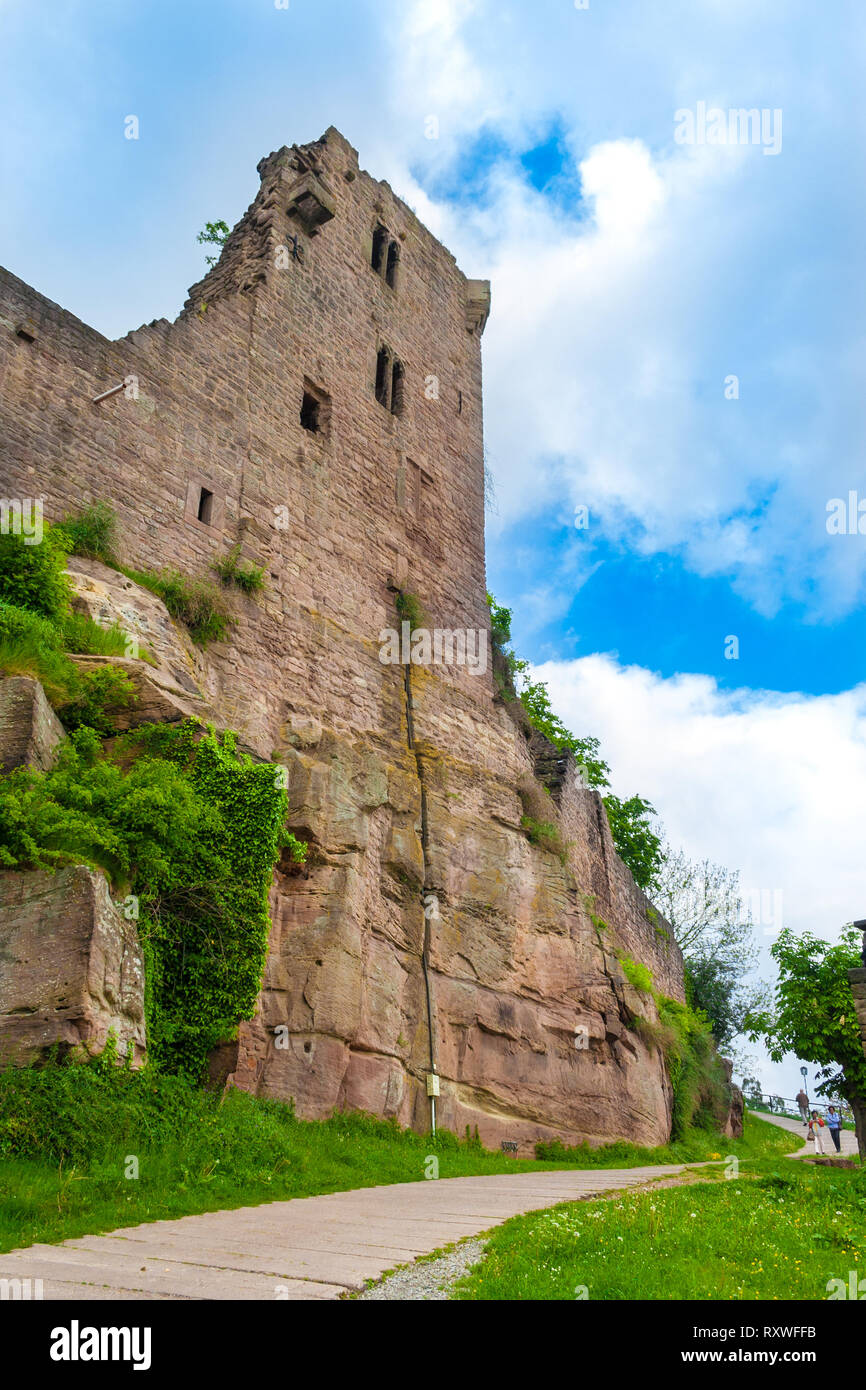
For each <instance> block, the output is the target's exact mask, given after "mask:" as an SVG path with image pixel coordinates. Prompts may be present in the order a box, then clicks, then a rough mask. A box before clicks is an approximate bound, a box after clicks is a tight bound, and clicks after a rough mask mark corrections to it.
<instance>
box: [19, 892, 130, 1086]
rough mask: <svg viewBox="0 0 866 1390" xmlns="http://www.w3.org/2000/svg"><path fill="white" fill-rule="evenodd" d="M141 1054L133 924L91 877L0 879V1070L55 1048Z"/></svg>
mask: <svg viewBox="0 0 866 1390" xmlns="http://www.w3.org/2000/svg"><path fill="white" fill-rule="evenodd" d="M111 1030H114V1033H115V1035H116V1037H117V1042H118V1051H119V1052H120V1054H121V1055H122V1056H126V1055H127V1053H128V1051H129V1050H130V1049H131V1050H132V1056H133V1062H134V1064H140V1062H141V1061H142V1060H143V1057H144V1052H145V1029H144V966H143V962H142V956H141V947H140V944H139V940H138V932H137V931H136V927H135V923H134V922H128V921H126V920H125V918H124V917H123V916H122V914H121V913H120V912H119V911H118V910H117V908H116V907H115V906H114V904H113V903H112V901H111V898H110V896H109V892H108V884H107V882H106V880H105V878H104V876H103V875H102V874H101V873H96V872H94V871H92V870H90V869H86V868H84V867H83V866H82V865H75V866H73V867H70V868H66V869H61V870H60V871H59V872H58V873H56V874H52V873H47V872H41V871H40V872H34V873H3V874H0V1064H3V1063H9V1062H12V1063H14V1064H16V1065H20V1066H24V1065H28V1064H30V1063H33V1062H38V1061H40V1060H43V1059H45V1058H46V1057H47V1056H48V1054H49V1052H50V1050H51V1049H52V1048H53V1047H55V1046H57V1047H58V1050H59V1052H60V1054H61V1055H62V1054H63V1053H66V1052H68V1051H70V1050H71V1049H74V1048H81V1049H83V1050H84V1051H85V1052H87V1053H91V1054H95V1053H98V1052H101V1051H102V1050H103V1048H104V1047H105V1044H106V1041H107V1039H108V1035H109V1032H110V1031H111Z"/></svg>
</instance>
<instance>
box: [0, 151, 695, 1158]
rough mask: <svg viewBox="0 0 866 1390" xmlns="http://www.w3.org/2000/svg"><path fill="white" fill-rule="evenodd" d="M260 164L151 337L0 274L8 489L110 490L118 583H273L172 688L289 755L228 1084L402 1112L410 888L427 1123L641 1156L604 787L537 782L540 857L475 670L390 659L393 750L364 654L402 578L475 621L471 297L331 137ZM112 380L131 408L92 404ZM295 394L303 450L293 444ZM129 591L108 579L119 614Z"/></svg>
mask: <svg viewBox="0 0 866 1390" xmlns="http://www.w3.org/2000/svg"><path fill="white" fill-rule="evenodd" d="M259 170H260V173H261V176H262V184H261V188H260V190H259V193H258V194H257V196H256V199H255V200H254V202H253V204H252V205H251V208H250V209H249V211H248V212H247V214H245V217H244V218H243V219H242V220H241V222H240V223H239V224H238V226H237V227H236V228H235V230H234V232H233V233H232V236H231V238H230V240H229V242H228V244H227V245H226V247H225V250H224V252H223V255H222V257H221V260H220V262H219V264H218V265H217V267H215V269H214V270H213V271H212V272H211V274H210V275H208V276H206V277H205V279H204V280H203V281H202V282H201V283H200V284H199V285H197V286H194V287H193V289H192V290H191V292H190V298H189V300H188V302H187V305H186V307H185V309H184V311H183V313H182V314H181V316H180V317H179V319H178V320H177V322H176V323H174V324H169V323H167V322H166V321H164V320H163V321H160V322H158V323H154V324H152V325H150V326H148V327H145V328H142V329H139V330H138V331H136V332H134V333H131V334H130V335H128V337H126V338H124V339H122V340H120V341H119V342H117V343H111V342H108V341H107V340H106V339H104V338H102V337H101V336H100V335H99V334H98V333H96V332H94V331H93V330H92V329H90V328H88V327H87V326H86V325H84V324H82V323H80V322H79V321H78V320H77V319H75V318H74V317H73V316H71V315H69V314H67V313H65V312H64V311H63V310H61V309H59V308H58V307H57V306H56V305H53V304H51V303H50V302H49V301H47V300H45V299H44V298H42V297H41V296H40V295H38V294H37V293H36V292H35V291H34V290H31V289H30V288H29V287H28V286H26V285H24V284H23V283H22V282H21V281H19V280H17V279H15V277H14V276H12V275H10V274H8V273H7V272H0V407H2V421H0V425H2V444H0V448H2V455H0V495H3V496H22V497H33V496H40V495H42V496H44V499H45V510H46V515H47V516H49V517H57V516H60V515H62V514H63V513H64V512H66V511H68V510H74V509H76V508H78V507H80V506H81V505H82V504H85V503H87V502H90V501H93V500H97V499H100V498H105V499H107V500H109V501H110V502H111V503H112V504H113V505H114V507H115V508H116V510H117V513H118V517H119V519H120V523H121V530H122V536H123V553H124V558H125V559H126V560H127V562H128V563H131V564H133V565H141V566H144V565H148V566H158V565H174V566H177V567H179V568H181V569H183V570H184V571H186V572H189V573H200V572H202V571H204V570H206V569H207V567H208V566H209V565H210V564H211V563H212V561H213V559H214V558H215V557H216V556H218V555H221V554H223V553H224V552H225V551H226V550H227V549H228V547H229V546H230V545H231V544H233V543H234V542H235V541H239V542H240V543H241V545H242V550H243V555H244V557H245V558H247V559H249V560H252V561H255V562H257V563H262V564H264V565H265V567H266V571H267V575H268V588H267V591H266V593H265V594H264V595H262V596H261V598H260V599H259V600H256V601H254V600H252V599H244V598H242V597H240V596H238V597H236V599H235V600H234V602H235V605H236V617H237V625H236V627H235V628H234V630H233V634H232V638H231V640H230V641H228V642H226V643H223V644H213V645H212V646H211V647H210V648H209V649H208V652H207V654H206V657H200V658H196V661H195V663H194V676H195V680H196V681H197V683H198V685H199V688H200V690H201V694H202V697H203V699H204V701H205V702H206V704H207V707H208V708H209V709H210V710H212V711H213V713H214V716H215V718H216V719H217V720H218V722H220V723H223V724H225V725H229V726H232V727H235V728H237V729H238V730H239V731H240V733H241V736H242V739H243V742H244V744H245V745H246V746H247V747H248V748H249V749H250V751H251V752H253V754H254V755H256V756H258V757H262V758H271V757H277V758H278V759H279V760H280V761H281V762H284V763H285V764H286V766H287V767H288V769H289V776H290V786H289V792H290V805H291V823H292V825H293V827H294V828H295V829H296V831H297V832H299V833H303V834H305V835H306V836H307V837H308V838H309V839H310V840H311V842H312V845H313V852H312V854H311V861H310V867H309V869H308V870H307V871H306V872H305V873H304V874H300V875H299V874H297V873H296V872H293V871H292V870H291V867H290V866H288V865H286V866H283V868H281V870H280V872H279V873H278V874H277V877H276V882H275V886H274V894H273V919H274V926H273V936H272V942H271V952H270V958H269V963H268V967H267V972H266V978H265V982H264V988H263V992H262V1000H261V1009H260V1012H259V1015H258V1017H257V1019H256V1020H254V1021H253V1022H252V1023H250V1024H249V1025H244V1027H243V1028H242V1032H241V1039H240V1045H239V1047H238V1049H237V1052H236V1054H233V1055H231V1056H230V1057H229V1061H228V1065H229V1067H230V1069H231V1071H232V1074H233V1076H234V1079H235V1082H236V1084H239V1085H243V1086H246V1087H248V1088H250V1089H252V1090H255V1091H257V1092H259V1093H261V1094H267V1095H273V1096H278V1097H281V1098H288V1097H289V1096H291V1097H293V1098H294V1099H295V1102H296V1105H297V1108H298V1111H299V1113H301V1114H305V1115H321V1114H326V1113H328V1112H329V1111H330V1110H331V1109H333V1108H334V1106H337V1105H361V1106H363V1107H364V1108H367V1109H370V1110H373V1111H374V1112H376V1113H380V1114H389V1115H395V1116H397V1117H398V1118H399V1119H400V1120H401V1121H403V1122H406V1123H413V1124H417V1125H423V1124H425V1123H426V1122H427V1118H428V1114H429V1111H428V1101H427V1099H426V1094H425V1086H424V1076H425V1073H426V1071H427V1070H428V1069H429V1060H428V1051H429V1036H428V1026H427V1009H426V995H425V988H424V978H423V971H422V968H421V952H422V946H423V941H424V926H425V922H424V911H423V908H422V903H421V896H422V891H423V890H424V889H426V890H427V891H428V892H433V893H435V895H436V900H437V903H438V916H437V917H435V918H432V919H431V920H430V921H429V924H428V925H429V936H430V964H431V971H430V977H431V980H430V983H431V995H432V1009H433V1018H434V1030H433V1031H434V1049H435V1063H436V1067H437V1069H438V1071H439V1072H440V1074H441V1077H442V1083H441V1085H442V1096H441V1102H440V1118H441V1121H442V1123H445V1124H450V1125H453V1126H457V1127H459V1128H462V1127H463V1126H464V1125H465V1124H466V1123H470V1124H478V1125H479V1129H480V1130H481V1132H482V1134H483V1135H484V1137H485V1138H487V1139H488V1140H490V1141H494V1140H496V1139H497V1138H498V1137H506V1138H517V1139H521V1140H527V1141H528V1140H529V1139H531V1138H534V1137H536V1136H538V1135H545V1134H547V1135H560V1136H562V1137H571V1138H574V1137H589V1138H592V1139H603V1138H609V1137H616V1136H617V1135H627V1136H629V1137H632V1138H635V1139H638V1140H640V1141H641V1142H647V1143H650V1142H658V1141H659V1140H661V1139H664V1138H665V1137H666V1135H667V1128H668V1124H669V1094H668V1087H667V1081H666V1077H665V1073H664V1067H663V1064H662V1061H661V1058H660V1057H659V1056H658V1055H657V1054H656V1053H655V1052H653V1051H652V1050H651V1049H650V1050H648V1049H647V1048H646V1046H645V1045H644V1043H643V1042H642V1041H641V1039H640V1037H639V1036H638V1034H637V1033H636V1032H635V1031H634V1030H633V1029H631V1028H630V1027H629V1026H628V1025H629V1023H630V1022H631V1020H632V1018H633V1015H634V1014H644V1015H645V1016H648V1017H652V1015H653V1012H654V1007H653V1005H652V1001H651V999H649V998H648V997H646V996H640V997H638V996H637V995H636V993H635V991H633V990H631V989H630V987H629V986H628V985H627V984H626V983H625V981H624V978H623V976H622V972H621V970H620V969H619V966H618V961H617V951H621V952H622V953H625V954H630V955H632V956H635V957H636V958H638V959H640V960H643V961H645V962H646V963H647V964H648V965H649V966H650V967H651V969H652V970H653V973H654V977H655V980H656V983H657V985H658V987H659V988H661V989H663V990H664V991H665V992H667V993H669V994H671V995H673V996H674V997H678V998H681V997H682V971H681V961H680V958H679V953H678V951H677V950H676V947H675V946H674V945H673V944H672V943H671V942H670V941H669V940H668V939H666V937H665V936H664V934H663V931H659V930H658V929H657V926H656V924H654V923H653V922H652V921H650V920H649V917H648V914H647V911H646V907H647V905H646V901H645V899H644V898H643V895H642V894H641V893H640V892H639V891H638V890H637V889H636V887H635V885H634V883H633V882H632V880H631V876H630V875H629V874H628V871H627V870H626V869H625V867H624V866H623V865H622V864H621V862H620V861H619V860H618V858H617V856H616V854H615V852H614V849H613V845H612V842H611V839H610V833H609V829H608V826H607V822H606V819H605V817H604V812H603V809H602V808H601V805H600V802H599V798H598V796H597V794H596V793H594V792H591V791H589V790H587V789H585V788H582V787H581V786H580V785H579V784H578V782H577V780H576V778H574V777H573V776H571V775H570V776H569V777H566V779H565V781H564V782H563V785H562V786H561V787H560V788H559V789H558V791H557V796H556V798H555V802H556V804H555V808H554V812H553V814H555V816H556V817H557V819H558V820H559V822H560V823H561V829H562V835H563V839H564V840H565V841H566V842H568V844H569V849H568V856H567V862H566V864H565V865H563V864H561V863H560V862H559V860H558V859H557V857H556V856H555V855H552V854H550V853H546V852H544V851H542V850H540V849H538V848H536V847H534V846H532V845H531V844H530V843H529V842H528V840H527V837H526V834H525V832H524V831H523V830H522V828H521V826H520V817H521V801H520V797H519V795H518V791H517V787H518V784H519V783H520V782H521V780H522V779H526V778H530V779H531V778H532V776H533V772H534V768H535V762H536V756H535V753H534V752H533V749H532V748H531V747H530V745H529V743H528V741H527V738H526V737H525V735H524V733H523V732H522V731H521V729H520V728H519V727H517V726H516V725H515V724H514V723H513V722H512V720H511V718H510V717H509V715H508V712H507V711H506V709H505V708H504V707H503V705H502V703H501V702H500V701H498V700H496V698H495V686H494V683H493V678H492V671H491V669H490V668H488V670H487V671H486V672H485V674H483V675H475V676H472V675H470V674H469V672H468V671H467V670H466V669H462V668H458V667H452V668H448V667H444V666H440V667H430V668H427V667H420V666H413V667H412V668H411V681H410V694H411V715H412V724H413V729H414V739H413V740H412V741H411V742H410V729H409V722H408V718H407V714H408V710H407V691H406V687H405V683H404V668H403V667H402V666H399V665H398V666H388V665H383V664H382V663H381V662H380V660H379V648H380V643H379V633H380V631H381V630H382V629H383V628H387V627H390V626H393V625H395V624H396V614H395V610H394V596H395V595H394V590H395V587H396V586H398V585H399V586H400V587H402V588H404V589H406V590H409V591H411V592H413V593H415V594H416V595H417V596H418V598H419V599H420V601H421V603H422V604H423V606H424V609H425V611H426V613H427V615H428V617H429V626H430V627H440V628H448V629H472V630H477V629H481V628H483V629H484V630H485V631H486V630H487V626H488V615H487V610H486V604H485V576H484V547H483V445H482V420H481V358H480V333H481V330H482V329H483V324H484V319H485V315H486V304H485V293H486V292H485V287H484V286H483V284H479V282H474V281H468V280H466V278H465V277H464V276H463V275H462V274H461V272H460V271H459V270H458V268H457V266H456V265H455V263H454V260H453V258H452V257H451V256H450V255H449V253H448V252H447V251H446V250H445V248H444V247H442V246H441V245H440V244H439V243H438V242H437V241H436V240H435V238H433V237H432V235H431V234H430V233H429V232H428V231H427V230H426V229H425V228H424V227H423V226H422V225H421V224H420V223H419V222H418V220H417V219H416V217H415V216H414V214H413V213H412V212H411V211H410V209H409V208H407V207H406V205H405V204H404V203H402V202H401V201H400V200H399V199H398V198H396V197H395V195H394V194H393V193H392V191H391V190H390V188H389V187H388V185H387V184H382V183H378V182H376V181H375V180H373V179H372V178H370V176H369V175H367V174H366V173H364V172H363V171H361V170H360V169H359V167H358V162H357V155H356V153H355V151H354V150H352V148H351V146H349V145H348V143H347V142H346V141H345V140H344V138H343V137H342V136H341V135H339V133H338V132H336V131H334V130H333V129H332V130H330V131H328V132H327V134H326V135H325V136H324V137H323V139H322V140H321V141H317V142H315V143H314V144H313V145H310V146H305V147H303V149H300V150H299V149H297V148H293V149H291V150H289V149H283V150H281V151H279V152H278V153H277V154H275V155H271V156H269V157H268V158H267V159H266V160H263V161H262V163H261V164H260V166H259ZM379 224H381V225H382V226H384V227H385V228H386V229H387V231H388V233H389V240H390V241H393V242H394V244H395V245H396V246H397V247H399V262H398V269H397V277H396V285H395V286H394V287H393V288H392V287H391V286H390V285H389V284H387V283H386V280H385V278H384V276H383V275H381V274H377V273H376V272H375V271H374V270H373V268H372V267H371V265H370V248H371V244H372V238H373V235H374V233H375V230H376V227H377V225H379ZM295 239H296V240H295ZM286 247H287V248H288V254H286V253H285V251H282V250H281V248H286ZM296 253H297V254H296ZM22 335H23V336H22ZM383 345H384V346H387V347H388V348H389V349H390V350H392V352H393V354H394V355H395V356H396V358H397V359H399V361H400V363H401V364H402V367H403V371H404V378H403V387H402V402H403V408H402V412H401V413H400V414H399V415H397V414H394V413H392V412H391V411H389V410H387V409H385V408H384V407H383V405H382V404H380V402H379V401H378V400H377V399H376V396H375V384H376V362H377V353H378V352H379V350H380V348H381V347H382V346H383ZM130 376H134V377H135V378H136V379H137V399H135V398H131V397H134V392H130V396H129V397H128V396H127V394H126V393H124V392H121V393H119V394H117V395H115V396H113V397H111V398H110V399H109V400H106V401H103V402H101V403H100V404H97V405H94V404H92V397H94V396H95V395H97V394H99V393H100V392H101V391H104V390H106V389H107V388H108V387H110V386H112V385H114V384H116V383H117V382H119V381H121V380H123V379H126V378H128V377H130ZM305 389H307V390H308V391H310V392H312V393H313V394H314V395H315V396H316V397H317V399H319V401H320V422H321V423H322V424H323V426H324V428H323V429H321V430H320V431H319V432H316V433H312V432H310V431H309V430H306V429H304V428H303V427H302V423H301V405H302V399H303V394H304V391H305ZM202 487H204V488H206V489H207V490H208V491H210V492H211V493H212V494H213V507H212V515H211V519H210V524H206V523H205V522H203V521H199V520H198V519H197V505H198V498H199V494H200V490H201V488H202ZM104 579H105V581H106V582H105V586H104V597H103V600H102V603H103V607H102V610H101V611H102V614H103V616H105V615H106V611H107V610H106V607H105V605H106V604H108V608H109V609H110V603H111V601H113V600H112V599H111V594H112V593H113V590H112V588H111V583H110V575H106V576H104ZM105 595H107V596H108V597H105ZM117 602H118V603H121V600H120V599H117ZM135 602H136V600H135V597H134V595H132V596H131V595H130V593H129V588H128V586H126V589H125V590H124V594H123V598H122V604H123V605H124V607H123V611H122V612H121V609H120V608H119V609H118V612H119V613H120V614H121V617H122V620H124V621H127V620H128V616H129V612H130V607H132V609H134V608H135ZM140 603H141V605H142V611H143V606H144V605H145V604H146V603H149V604H151V605H152V598H150V597H149V596H148V598H147V599H146V600H145V599H144V598H142V599H141V600H140ZM151 616H152V615H151ZM181 667H182V668H183V669H184V670H186V671H189V670H190V661H189V655H188V652H180V650H179V652H178V658H177V662H176V663H175V666H174V667H173V669H175V670H177V669H181ZM422 791H423V800H424V803H425V809H426V821H425V825H426V839H425V837H424V834H423V827H422ZM591 914H592V915H591ZM592 916H595V917H596V918H601V919H603V920H604V921H605V923H606V924H607V928H606V930H604V931H602V932H601V933H600V932H599V929H598V927H597V925H594V923H593V920H592ZM662 925H663V924H662ZM286 1028H287V1029H288V1046H287V1047H281V1046H277V1043H276V1040H277V1039H278V1038H279V1036H280V1030H285V1029H286ZM580 1037H586V1038H587V1039H588V1045H587V1046H586V1047H585V1048H581V1047H578V1046H576V1045H575V1044H576V1039H578V1038H580Z"/></svg>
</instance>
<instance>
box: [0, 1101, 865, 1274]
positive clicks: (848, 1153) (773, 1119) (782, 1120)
mask: <svg viewBox="0 0 866 1390" xmlns="http://www.w3.org/2000/svg"><path fill="white" fill-rule="evenodd" d="M749 1114H750V1115H754V1117H755V1119H756V1120H769V1122H770V1124H771V1125H779V1126H780V1127H781V1128H782V1129H789V1130H790V1131H791V1133H792V1134H799V1135H801V1136H802V1139H803V1147H802V1149H798V1151H797V1152H796V1153H795V1154H791V1157H792V1158H809V1157H811V1156H814V1153H815V1145H814V1144H807V1143H806V1126H805V1125H804V1124H803V1121H802V1120H789V1119H788V1116H787V1115H767V1114H766V1113H765V1112H764V1111H763V1110H750V1111H749ZM821 1134H822V1137H823V1140H824V1157H825V1158H835V1156H836V1150H835V1148H834V1147H833V1140H832V1139H831V1138H830V1133H829V1130H828V1129H827V1127H826V1125H825V1126H824V1128H823V1130H822V1131H821ZM840 1142H841V1144H842V1153H841V1155H840V1156H841V1157H842V1158H856V1157H857V1154H858V1148H857V1135H856V1134H855V1133H854V1131H853V1129H843V1130H842V1134H841V1141H840ZM2 1258H3V1256H2V1255H0V1260H2Z"/></svg>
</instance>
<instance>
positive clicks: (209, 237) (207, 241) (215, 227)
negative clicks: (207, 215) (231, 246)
mask: <svg viewBox="0 0 866 1390" xmlns="http://www.w3.org/2000/svg"><path fill="white" fill-rule="evenodd" d="M230 232H231V227H229V225H228V223H226V222H223V221H219V222H205V224H204V231H203V232H199V234H198V236H197V237H196V241H197V242H198V243H199V245H200V246H218V247H219V249H220V251H222V249H223V247H224V246H225V244H226V242H227V241H228V238H229V233H230ZM205 260H206V261H207V263H208V265H209V266H215V265H216V263H217V261H218V260H219V256H218V255H217V256H205Z"/></svg>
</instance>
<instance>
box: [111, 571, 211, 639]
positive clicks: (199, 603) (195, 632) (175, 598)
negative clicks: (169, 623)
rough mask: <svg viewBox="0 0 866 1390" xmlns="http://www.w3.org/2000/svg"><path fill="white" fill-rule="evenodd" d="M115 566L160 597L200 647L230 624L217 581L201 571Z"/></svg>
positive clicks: (134, 581)
mask: <svg viewBox="0 0 866 1390" xmlns="http://www.w3.org/2000/svg"><path fill="white" fill-rule="evenodd" d="M117 569H118V570H119V572H120V573H121V574H125V575H126V577H127V579H131V580H132V581H133V583H134V584H140V585H141V587H142V588H143V589H149V590H150V592H151V593H152V594H156V596H157V597H158V598H161V599H162V601H163V603H164V604H165V606H166V608H167V609H168V611H169V613H170V614H171V616H172V617H173V618H177V619H178V620H179V621H180V622H182V623H184V624H185V625H186V627H187V628H188V630H189V633H190V636H191V637H192V639H193V641H194V642H196V643H197V644H198V646H200V647H206V646H207V644H208V642H223V641H225V639H226V637H227V636H228V634H229V630H230V628H231V627H232V625H233V624H234V621H235V620H234V618H233V617H232V615H231V613H230V612H229V609H228V607H227V605H226V602H225V598H224V596H223V592H222V588H221V586H220V585H219V584H216V583H214V582H212V581H211V580H210V579H207V578H205V577H204V576H202V575H197V576H189V575H186V574H181V573H180V571H179V570H174V569H163V570H135V569H129V568H128V567H127V566H126V565H118V566H117Z"/></svg>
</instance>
